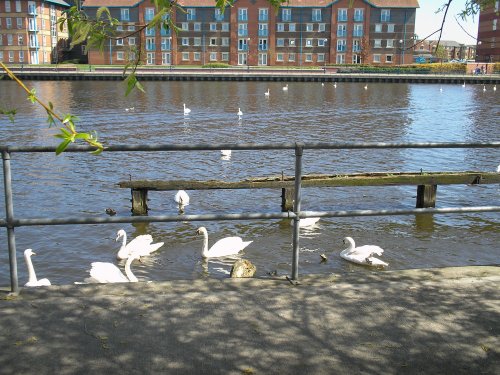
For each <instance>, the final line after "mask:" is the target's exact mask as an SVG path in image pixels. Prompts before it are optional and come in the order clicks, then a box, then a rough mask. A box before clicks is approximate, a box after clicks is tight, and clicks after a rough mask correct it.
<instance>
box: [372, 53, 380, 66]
mask: <svg viewBox="0 0 500 375" xmlns="http://www.w3.org/2000/svg"><path fill="white" fill-rule="evenodd" d="M373 62H374V63H377V64H380V54H378V53H375V54H374V55H373Z"/></svg>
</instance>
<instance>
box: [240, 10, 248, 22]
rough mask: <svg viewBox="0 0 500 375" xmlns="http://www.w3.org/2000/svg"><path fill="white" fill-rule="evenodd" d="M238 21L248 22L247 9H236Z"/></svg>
mask: <svg viewBox="0 0 500 375" xmlns="http://www.w3.org/2000/svg"><path fill="white" fill-rule="evenodd" d="M238 21H239V22H247V21H248V9H247V8H239V9H238Z"/></svg>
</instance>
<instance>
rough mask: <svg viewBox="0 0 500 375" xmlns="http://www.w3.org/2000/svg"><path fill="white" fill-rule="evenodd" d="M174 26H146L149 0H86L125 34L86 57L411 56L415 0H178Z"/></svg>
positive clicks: (184, 61) (292, 62)
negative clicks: (220, 4) (220, 3)
mask: <svg viewBox="0 0 500 375" xmlns="http://www.w3.org/2000/svg"><path fill="white" fill-rule="evenodd" d="M178 3H179V4H180V5H181V6H182V7H183V9H184V11H180V10H177V11H176V12H175V14H173V15H172V17H173V19H172V20H173V21H174V22H175V24H176V26H178V27H179V28H180V31H179V32H173V31H172V30H166V29H162V28H161V29H160V28H156V29H146V30H144V31H143V32H141V33H140V35H138V34H133V33H134V31H135V30H137V29H138V27H139V25H144V24H145V23H147V22H148V21H150V20H151V19H152V18H153V17H154V15H155V8H154V6H153V5H152V3H151V2H150V1H144V0H85V1H84V2H83V9H84V10H85V11H86V12H87V14H89V15H90V16H92V15H94V16H95V13H96V11H97V9H98V8H99V7H101V6H107V7H108V8H109V9H110V11H111V14H112V16H113V17H114V18H117V19H118V20H119V21H120V22H121V25H120V26H119V33H120V35H121V36H123V37H124V38H123V39H119V40H109V41H107V42H106V47H105V50H104V53H102V52H100V51H89V63H91V64H117V65H123V64H125V63H127V61H128V60H129V59H133V58H135V56H136V53H137V51H138V49H139V48H140V50H141V56H142V61H143V63H144V64H146V65H203V64H207V63H215V62H222V63H227V64H231V65H243V66H245V65H252V66H256V65H259V66H271V65H273V66H280V65H283V66H285V65H286V66H314V65H320V66H322V65H326V64H335V63H337V64H344V63H354V64H361V63H370V64H386V65H397V64H403V63H404V64H408V63H412V62H413V51H412V49H411V46H413V44H414V39H413V38H414V31H415V14H416V8H418V6H419V5H418V1H417V0H354V1H350V0H337V1H335V0H328V1H327V0H290V1H289V2H287V3H285V4H283V6H282V7H280V8H279V9H277V10H276V9H275V8H273V7H272V6H271V5H270V4H269V3H268V2H267V1H265V0H235V2H234V4H233V6H232V7H228V8H226V10H225V12H220V11H219V9H217V8H216V7H215V0H179V1H178Z"/></svg>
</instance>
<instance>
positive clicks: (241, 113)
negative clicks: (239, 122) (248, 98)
mask: <svg viewBox="0 0 500 375" xmlns="http://www.w3.org/2000/svg"><path fill="white" fill-rule="evenodd" d="M241 116H243V112H241V108H238V117H241Z"/></svg>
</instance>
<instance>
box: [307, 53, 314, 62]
mask: <svg viewBox="0 0 500 375" xmlns="http://www.w3.org/2000/svg"><path fill="white" fill-rule="evenodd" d="M312 61H313V54H312V53H306V62H312Z"/></svg>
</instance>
